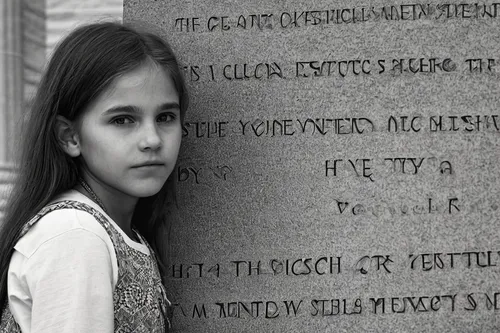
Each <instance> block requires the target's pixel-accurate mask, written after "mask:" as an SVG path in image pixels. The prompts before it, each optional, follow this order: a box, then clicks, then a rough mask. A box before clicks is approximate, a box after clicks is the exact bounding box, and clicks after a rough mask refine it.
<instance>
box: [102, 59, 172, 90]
mask: <svg viewBox="0 0 500 333" xmlns="http://www.w3.org/2000/svg"><path fill="white" fill-rule="evenodd" d="M165 79H168V77H167V75H166V73H165V71H164V70H163V68H161V67H160V66H158V65H157V64H156V63H154V62H150V61H148V62H146V63H144V64H142V65H140V66H139V67H137V68H134V69H133V70H131V71H128V72H125V73H123V74H121V75H120V76H118V77H116V78H115V79H114V80H113V81H112V82H111V84H110V86H109V88H110V89H108V90H116V89H134V88H140V87H143V86H144V85H147V84H155V83H156V84H157V83H158V81H164V80H165Z"/></svg>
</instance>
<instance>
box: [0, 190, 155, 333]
mask: <svg viewBox="0 0 500 333" xmlns="http://www.w3.org/2000/svg"><path fill="white" fill-rule="evenodd" d="M60 200H75V201H80V202H83V203H85V204H88V205H90V206H92V207H93V208H94V209H96V210H98V211H99V212H101V213H102V214H104V215H105V216H106V217H107V218H108V220H109V222H110V224H111V225H112V226H113V227H114V228H115V229H116V230H118V232H119V233H120V234H121V235H122V236H123V239H124V240H125V243H127V245H128V246H130V247H132V248H134V249H136V250H138V251H140V252H143V253H145V254H148V255H149V250H148V248H147V246H146V245H144V244H141V243H137V242H135V241H133V240H131V239H130V238H129V237H128V236H127V235H126V234H125V233H124V232H123V231H122V230H121V228H120V227H118V225H117V224H116V223H115V222H114V221H113V220H112V219H111V218H110V217H109V216H108V215H107V214H106V213H105V212H104V211H103V210H102V209H101V208H100V207H99V206H98V205H97V204H95V203H94V202H93V201H92V200H90V199H89V198H87V197H86V196H84V195H83V194H81V193H80V192H78V191H76V190H70V191H68V192H66V193H64V194H63V195H61V196H59V197H58V198H55V199H54V200H53V201H54V202H55V201H60ZM117 280H118V266H117V260H116V254H115V250H114V246H113V243H112V241H111V239H110V237H109V235H108V234H107V232H106V230H105V229H104V228H103V227H102V226H101V224H100V223H99V222H98V221H97V220H96V219H95V218H94V217H92V215H90V214H89V213H87V212H84V211H80V210H76V209H59V210H56V211H53V212H50V213H48V214H47V215H45V216H44V217H42V218H41V219H40V220H39V221H38V222H37V223H35V225H34V226H33V227H32V228H31V229H30V230H29V231H28V233H26V235H24V236H23V237H22V238H21V239H20V240H19V242H18V243H17V244H16V245H15V247H14V254H13V255H12V259H11V261H10V265H9V271H8V278H7V286H8V302H9V307H10V310H11V312H12V314H13V316H14V318H15V319H16V321H17V323H18V324H19V326H20V327H21V330H22V332H23V333H49V332H50V333H54V332H57V333H66V332H67V333H70V332H71V333H77V332H82V333H87V332H92V333H112V332H113V330H114V324H113V322H114V313H113V290H114V288H115V285H116V282H117Z"/></svg>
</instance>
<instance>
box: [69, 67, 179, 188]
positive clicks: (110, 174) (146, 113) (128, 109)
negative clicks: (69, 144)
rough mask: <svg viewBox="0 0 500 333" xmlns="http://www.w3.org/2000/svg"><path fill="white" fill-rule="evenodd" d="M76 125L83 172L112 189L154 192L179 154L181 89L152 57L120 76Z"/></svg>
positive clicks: (165, 177)
mask: <svg viewBox="0 0 500 333" xmlns="http://www.w3.org/2000/svg"><path fill="white" fill-rule="evenodd" d="M76 127H77V132H78V136H79V146H80V155H81V158H82V159H83V163H84V165H83V170H84V172H87V173H90V175H89V176H91V177H92V178H93V179H94V180H96V181H98V182H99V183H100V184H101V185H102V186H105V187H108V190H117V191H119V192H121V193H123V194H125V195H128V196H131V197H136V198H140V197H147V196H151V195H154V194H156V193H158V191H159V190H160V189H161V188H162V186H163V184H164V183H165V181H166V180H167V178H168V176H169V175H170V173H171V172H172V170H173V168H174V165H175V162H176V159H177V155H178V153H179V148H180V144H181V136H182V129H181V120H180V106H179V94H178V92H177V90H176V88H175V85H174V83H173V81H172V79H171V77H170V76H169V75H167V74H166V72H165V71H164V70H163V69H162V67H160V66H159V65H156V64H154V63H149V62H148V63H145V64H144V65H141V66H140V67H138V68H137V69H135V70H132V71H130V72H127V73H125V74H124V75H121V76H119V77H118V78H116V79H115V80H114V81H113V82H112V84H111V85H110V86H109V87H108V88H107V89H106V90H105V91H104V92H103V93H102V94H101V95H100V96H99V97H98V98H97V99H96V100H94V101H93V102H92V103H91V105H90V106H89V107H88V108H87V109H86V110H85V111H84V113H83V115H82V116H81V117H80V118H79V119H78V120H77V122H76Z"/></svg>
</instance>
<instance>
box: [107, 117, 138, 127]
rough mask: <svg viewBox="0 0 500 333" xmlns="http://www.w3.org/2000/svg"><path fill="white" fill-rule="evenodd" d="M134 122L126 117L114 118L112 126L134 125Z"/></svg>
mask: <svg viewBox="0 0 500 333" xmlns="http://www.w3.org/2000/svg"><path fill="white" fill-rule="evenodd" d="M133 122H134V121H133V119H131V118H130V117H124V116H120V117H116V118H113V120H111V124H115V125H127V124H132V123H133Z"/></svg>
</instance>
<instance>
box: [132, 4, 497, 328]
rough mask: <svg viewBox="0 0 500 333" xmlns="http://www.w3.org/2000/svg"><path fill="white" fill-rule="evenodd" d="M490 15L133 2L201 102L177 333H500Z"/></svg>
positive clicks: (190, 135)
mask: <svg viewBox="0 0 500 333" xmlns="http://www.w3.org/2000/svg"><path fill="white" fill-rule="evenodd" d="M455 4H456V5H455ZM402 5H403V6H402ZM495 6H496V5H491V4H488V5H486V10H487V12H485V11H484V9H485V7H484V6H483V4H478V5H477V6H476V5H475V4H472V5H471V4H463V3H461V2H460V4H459V2H458V1H452V4H451V5H449V3H436V2H432V3H430V4H429V5H427V3H426V4H423V5H422V6H420V5H415V6H412V5H411V3H408V2H406V3H404V2H396V1H381V0H375V1H370V2H369V3H367V2H362V1H335V2H333V1H313V2H311V1H297V0H292V1H266V0H251V1H229V0H222V1H221V0H217V1H215V0H205V1H197V2H194V1H184V0H183V1H169V2H166V1H153V0H144V1H142V0H141V1H137V0H127V1H125V6H124V19H125V20H128V19H131V18H134V19H143V20H146V21H148V22H151V23H153V24H155V25H158V26H160V27H161V28H162V30H163V34H164V36H165V38H166V39H168V40H169V41H170V43H171V44H172V47H173V49H174V50H175V51H176V52H177V55H178V58H179V60H180V63H181V66H183V67H184V68H185V70H184V73H185V76H186V79H187V81H188V86H189V90H190V92H191V107H190V109H189V111H188V115H187V117H186V122H187V124H186V127H185V134H186V136H185V137H184V142H183V149H182V152H181V156H180V159H179V168H178V172H179V174H178V180H179V182H178V188H179V204H180V207H181V212H180V215H181V216H182V220H181V221H180V222H174V223H173V226H172V236H171V240H172V244H171V248H172V251H173V253H172V264H173V265H174V266H170V268H169V277H170V278H169V297H170V298H171V300H172V301H173V302H174V303H177V305H176V307H175V310H174V319H173V323H174V326H175V330H176V331H178V332H301V333H302V332H312V333H317V332H494V331H498V330H499V329H500V317H499V316H498V311H499V310H500V294H499V292H500V289H499V285H498V277H499V276H500V275H499V273H500V254H499V252H498V251H499V245H498V244H499V242H500V233H499V232H498V230H499V227H500V224H499V220H498V207H500V205H499V202H498V198H499V197H500V196H499V188H500V181H499V177H498V175H499V171H500V170H499V167H498V160H499V156H500V155H499V150H498V149H499V146H500V136H499V135H498V134H499V132H500V131H499V129H500V122H499V119H500V115H499V114H498V110H499V107H500V98H499V96H500V84H499V75H498V71H497V69H496V68H495V67H494V66H488V65H493V62H492V61H488V59H494V61H495V64H496V63H498V61H499V58H498V54H500V52H499V51H500V44H499V43H498V29H499V22H500V21H499V17H498V14H499V13H498V11H497V10H496V7H495ZM477 10H479V11H478V12H476V11H477ZM306 11H309V12H307V13H306ZM313 11H316V12H313ZM353 11H355V13H354V16H355V21H354V22H353V20H352V17H353ZM325 13H327V14H328V18H327V17H326V14H325ZM476 13H477V14H478V15H476ZM260 14H262V15H260ZM268 14H272V16H269V15H268ZM396 14H397V15H396ZM252 15H253V16H252ZM490 15H491V16H492V17H490ZM223 17H224V18H223ZM320 19H321V22H322V23H321V24H316V23H318V20H320ZM181 27H182V31H181ZM193 28H194V31H193ZM212 28H213V29H212ZM479 58H481V59H483V61H482V62H481V64H482V67H481V70H479V67H478V65H479V63H480V62H478V61H474V62H473V61H472V60H471V59H479ZM410 59H412V60H411V66H410ZM421 59H422V60H421ZM433 59H434V60H433ZM399 64H401V66H399ZM436 64H439V65H436ZM211 66H212V67H211ZM471 68H473V69H474V68H478V69H477V70H472V71H471ZM212 74H213V75H212ZM478 116H479V117H478ZM486 116H487V117H486ZM478 120H479V121H480V123H477V121H478ZM209 124H210V130H209V129H208V125H209ZM396 125H397V130H396ZM450 166H451V168H450ZM454 253H458V254H454ZM337 257H341V259H340V261H341V271H340V273H338V272H337V268H338V267H337V266H335V265H333V266H331V263H332V262H333V263H336V262H335V260H334V259H335V258H337ZM323 258H324V259H323ZM332 258H333V260H332ZM451 258H453V259H454V262H453V266H452V263H451ZM488 259H490V260H488ZM287 260H288V262H287ZM181 265H182V266H181ZM217 265H219V266H217ZM494 265H496V266H494ZM481 266H484V267H481ZM331 267H333V272H331V271H330V268H331ZM200 271H201V274H200ZM217 273H219V274H217ZM259 273H260V274H259ZM364 273H365V274H364ZM495 297H496V299H497V301H495V300H494V299H495ZM358 300H359V301H358ZM285 301H286V302H285ZM290 301H295V305H297V304H298V303H299V302H300V301H302V303H301V305H300V307H299V309H298V311H297V313H296V314H294V312H293V311H292V310H291V308H292V307H291V305H290V303H289V302H290ZM252 302H253V303H252ZM259 302H260V303H259ZM287 302H288V303H287ZM202 304H204V305H205V310H206V317H205V316H204V314H203V311H202V310H201V309H202ZM195 305H196V307H195ZM266 306H267V308H268V309H267V310H268V311H267V313H266ZM257 307H259V313H258V315H257ZM287 308H288V310H287ZM359 312H361V313H359ZM398 312H404V313H398ZM266 314H267V318H266ZM199 317H201V318H199Z"/></svg>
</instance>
